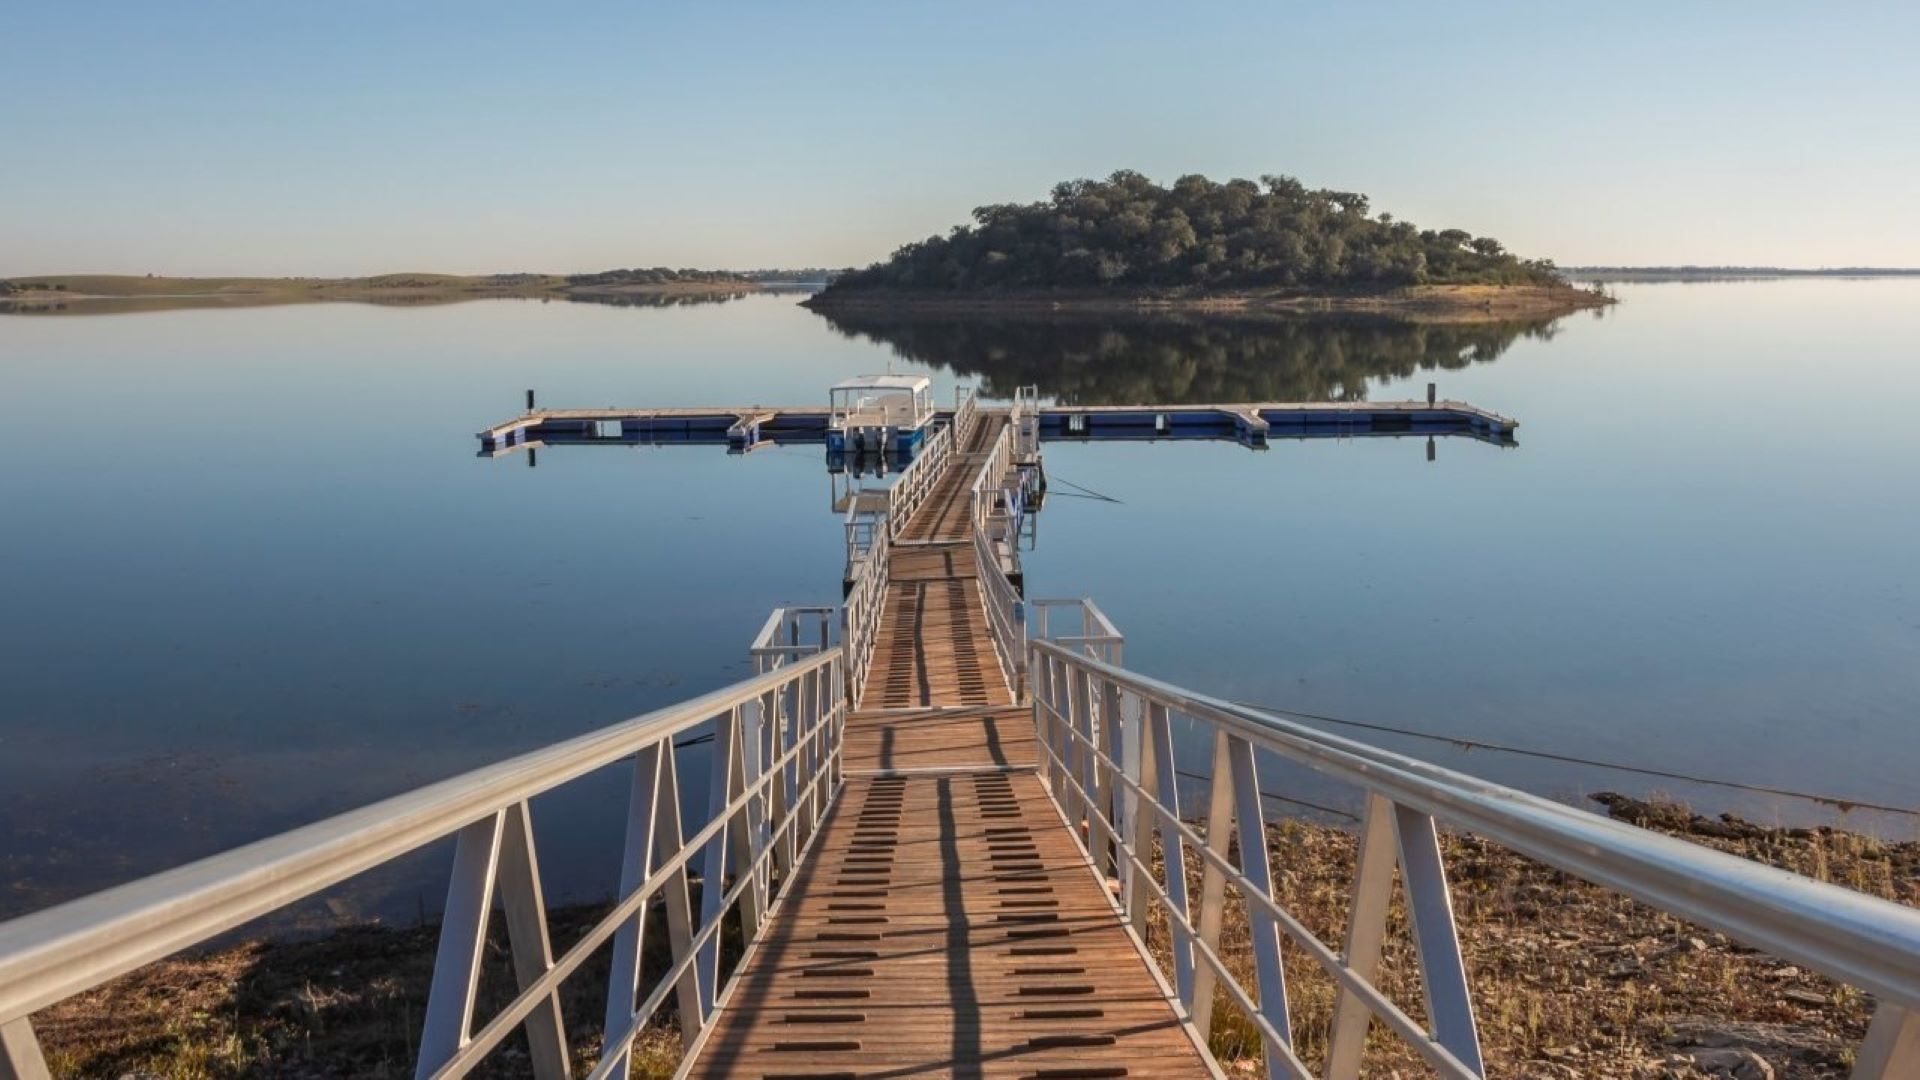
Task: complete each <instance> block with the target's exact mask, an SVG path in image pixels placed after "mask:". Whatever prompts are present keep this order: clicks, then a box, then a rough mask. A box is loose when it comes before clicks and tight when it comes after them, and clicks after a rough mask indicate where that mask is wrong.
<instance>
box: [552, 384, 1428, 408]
mask: <svg viewBox="0 0 1920 1080" xmlns="http://www.w3.org/2000/svg"><path fill="white" fill-rule="evenodd" d="M1434 389H1435V384H1433V383H1428V384H1427V408H1429V409H1431V408H1433V402H1434ZM527 409H528V410H529V411H531V410H532V409H533V391H531V390H529V391H527Z"/></svg>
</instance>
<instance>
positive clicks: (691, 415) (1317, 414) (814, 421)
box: [479, 401, 1520, 457]
mask: <svg viewBox="0 0 1920 1080" xmlns="http://www.w3.org/2000/svg"><path fill="white" fill-rule="evenodd" d="M1036 411H1037V413H1038V415H1039V420H1040V437H1041V438H1042V439H1045V440H1052V441H1071V440H1110V439H1119V440H1125V439H1215V440H1230V441H1234V442H1238V443H1241V444H1242V445H1247V446H1262V445H1265V444H1266V442H1267V440H1269V439H1282V438H1284V439H1311V438H1359V437H1367V436H1394V435H1457V436H1464V437H1467V438H1472V439H1478V440H1480V441H1482V442H1489V443H1494V444H1496V445H1502V446H1507V445H1513V443H1514V431H1515V429H1517V428H1518V427H1519V426H1520V425H1519V423H1518V422H1517V421H1515V420H1513V419H1511V418H1509V417H1506V416H1502V415H1500V414H1499V413H1495V412H1489V411H1487V410H1486V409H1482V408H1480V407H1478V406H1475V405H1470V404H1467V403H1466V402H1462V401H1359V402H1348V401H1295V402H1240V403H1223V404H1203V405H1044V406H1041V407H1040V408H1039V409H1038V410H1036ZM830 415H831V414H830V411H829V410H828V408H827V407H826V406H824V405H801V406H792V405H728V406H714V407H708V408H671V409H617V408H609V409H535V410H530V411H528V412H526V413H523V414H521V415H519V416H516V417H514V418H513V419H511V420H507V421H505V422H502V423H499V424H495V425H494V426H492V427H490V428H488V429H486V430H485V431H482V432H480V433H479V439H480V454H481V456H483V457H494V456H498V455H500V454H504V453H510V452H512V451H515V450H520V449H524V448H526V447H529V446H547V445H579V444H590V443H628V444H638V445H665V444H676V443H688V444H698V445H712V446H725V447H727V448H729V449H730V450H734V451H738V452H745V451H749V450H753V449H755V448H757V447H760V446H766V445H794V444H808V443H822V444H824V443H825V442H826V441H827V431H828V426H829V417H830ZM952 416H953V414H952V412H951V411H950V410H949V411H944V412H941V413H939V414H937V416H936V422H948V421H951V419H952Z"/></svg>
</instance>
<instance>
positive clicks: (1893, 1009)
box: [1852, 1001, 1920, 1080]
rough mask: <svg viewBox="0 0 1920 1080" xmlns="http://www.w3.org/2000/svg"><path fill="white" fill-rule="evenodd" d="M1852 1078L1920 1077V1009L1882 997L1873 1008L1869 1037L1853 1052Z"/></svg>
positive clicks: (1888, 1079) (1905, 1079)
mask: <svg viewBox="0 0 1920 1080" xmlns="http://www.w3.org/2000/svg"><path fill="white" fill-rule="evenodd" d="M1852 1075H1853V1080H1915V1078H1916V1077H1920V1013H1915V1012H1914V1011H1913V1010H1912V1009H1909V1008H1905V1007H1903V1006H1900V1005H1896V1004H1894V1003H1893V1002H1891V1001H1883V1002H1881V1003H1880V1007H1879V1008H1877V1009H1875V1010H1874V1011H1873V1022H1872V1023H1871V1024H1869V1025H1867V1037H1866V1040H1865V1041H1863V1042H1862V1043H1861V1044H1860V1052H1859V1053H1858V1054H1856V1055H1854V1062H1853V1074H1852Z"/></svg>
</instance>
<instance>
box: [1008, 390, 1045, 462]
mask: <svg viewBox="0 0 1920 1080" xmlns="http://www.w3.org/2000/svg"><path fill="white" fill-rule="evenodd" d="M1007 425H1008V426H1009V427H1011V428H1013V453H1014V458H1015V460H1017V461H1019V462H1020V464H1022V465H1030V464H1032V463H1034V462H1036V461H1039V460H1040V388H1039V387H1037V386H1016V387H1014V390H1013V415H1012V416H1011V417H1010V418H1009V419H1008V422H1007Z"/></svg>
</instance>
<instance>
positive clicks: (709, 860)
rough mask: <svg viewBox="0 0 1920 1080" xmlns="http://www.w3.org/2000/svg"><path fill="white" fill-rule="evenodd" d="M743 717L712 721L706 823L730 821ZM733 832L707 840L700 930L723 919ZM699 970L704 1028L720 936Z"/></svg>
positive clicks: (727, 715)
mask: <svg viewBox="0 0 1920 1080" xmlns="http://www.w3.org/2000/svg"><path fill="white" fill-rule="evenodd" d="M739 725H740V713H739V711H738V710H736V709H728V710H727V711H726V712H723V713H721V714H720V715H719V716H716V717H714V719H713V761H712V767H711V768H710V769H709V770H708V774H707V821H708V822H709V823H712V822H714V821H722V820H723V819H725V818H727V817H728V815H727V803H728V802H729V801H731V800H732V798H733V795H734V794H735V792H734V788H733V778H734V777H735V776H738V775H739V769H738V768H737V767H736V766H737V765H738V764H739V760H740V750H739V747H738V745H737V743H738V739H739ZM732 831H733V823H732V822H731V821H730V820H727V821H723V823H722V824H721V826H720V827H719V829H717V830H715V832H714V834H713V836H711V837H709V838H708V840H707V846H706V848H705V849H704V850H702V851H701V853H700V924H699V926H700V929H701V931H703V932H704V931H705V930H706V928H707V927H709V926H712V925H713V924H714V923H716V922H718V921H719V919H720V915H721V912H722V911H723V910H724V907H723V905H724V902H725V897H726V894H727V839H728V837H727V834H728V833H729V832H732ZM694 966H696V967H698V968H699V969H700V1016H699V1020H700V1024H699V1026H701V1027H705V1026H706V1024H707V1020H708V1018H709V1017H711V1016H712V1014H713V1005H714V999H715V996H716V993H717V992H718V989H719V986H720V935H719V934H717V933H716V934H710V935H708V936H707V939H706V941H705V942H704V943H702V944H701V946H700V959H699V960H698V961H697V962H696V963H695V965H694ZM683 1022H684V1021H683Z"/></svg>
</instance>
